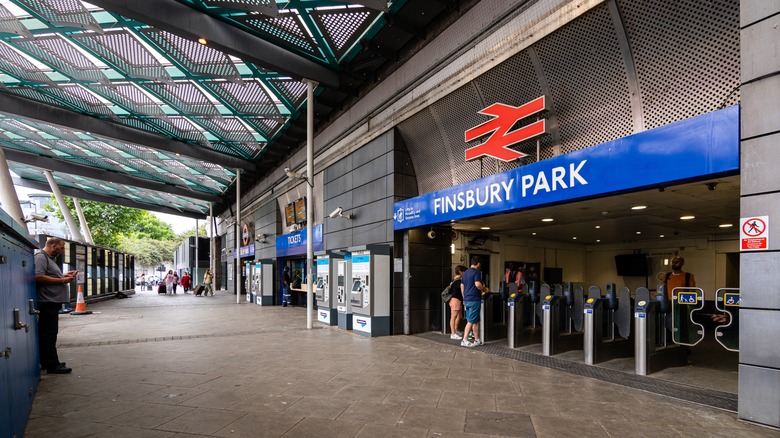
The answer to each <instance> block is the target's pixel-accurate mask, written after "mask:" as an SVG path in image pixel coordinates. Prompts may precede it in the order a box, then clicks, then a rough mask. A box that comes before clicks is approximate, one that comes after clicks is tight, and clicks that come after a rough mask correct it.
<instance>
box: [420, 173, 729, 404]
mask: <svg viewBox="0 0 780 438" xmlns="http://www.w3.org/2000/svg"><path fill="white" fill-rule="evenodd" d="M690 216H692V218H688V217H690ZM738 216H739V177H738V176H729V177H723V178H717V179H708V180H702V181H695V182H688V183H685V184H678V185H674V186H666V187H653V188H649V189H646V190H643V191H639V192H635V193H627V194H621V195H617V196H611V197H605V198H599V199H592V200H587V201H581V202H573V203H567V204H561V205H556V206H551V207H544V208H539V209H533V210H526V211H516V212H512V213H507V214H497V215H492V216H486V217H480V218H473V219H465V220H459V221H455V222H453V223H451V227H452V229H453V230H454V231H455V232H454V233H453V236H456V237H455V239H454V240H453V247H452V253H453V266H455V265H457V264H464V265H467V264H468V263H467V262H468V260H469V259H470V257H471V255H473V254H479V255H480V256H481V257H482V258H483V260H484V259H487V263H484V262H483V277H487V278H488V279H489V280H488V281H489V282H490V283H491V284H492V286H491V288H490V289H491V293H490V294H488V295H486V296H485V301H484V302H483V317H482V327H481V330H480V334H481V336H483V337H484V338H483V341H484V342H486V345H488V346H489V345H494V346H502V347H505V348H507V349H513V350H518V351H522V352H527V353H532V354H535V355H539V356H540V357H541V356H551V357H556V358H559V359H563V360H567V361H571V362H574V363H579V364H586V365H592V366H595V367H601V368H605V369H609V370H614V371H620V372H624V373H629V374H637V375H646V376H649V377H651V378H653V379H658V380H659V381H669V382H676V383H680V384H686V385H692V386H696V387H700V388H706V389H711V390H715V391H723V392H726V393H730V394H736V393H737V389H738V387H737V383H738V382H737V371H738V368H737V367H738V350H739V302H740V300H739V297H740V291H739V288H738V287H739V257H738V253H739V230H738V223H739V217H738ZM675 257H682V258H684V260H685V263H684V265H683V267H682V270H683V271H685V272H689V273H690V274H691V276H692V278H693V279H694V280H695V286H693V285H691V287H683V288H675V289H674V290H667V289H666V287H665V286H664V284H663V283H664V280H665V278H666V276H667V275H668V273H669V272H671V271H672V266H671V261H672V259H674V258H675ZM510 261H511V262H512V263H513V264H514V265H515V266H517V267H518V269H520V270H523V271H525V270H528V269H529V267H533V270H534V271H535V272H533V273H532V272H524V274H525V275H524V281H523V282H522V283H521V284H520V285H517V284H516V282H514V281H510V282H506V281H505V278H506V272H507V269H509V268H508V265H509V263H510ZM627 263H629V265H627ZM631 263H633V265H630V264H631ZM486 265H487V267H486ZM441 311H442V316H443V317H444V321H447V320H448V318H449V314H448V306H446V305H443V306H442V310H441ZM431 320H442V318H431ZM441 329H442V333H444V334H448V332H449V325H448V324H446V323H443V324H442V326H441ZM448 338H449V337H447V339H448ZM453 342H454V341H453Z"/></svg>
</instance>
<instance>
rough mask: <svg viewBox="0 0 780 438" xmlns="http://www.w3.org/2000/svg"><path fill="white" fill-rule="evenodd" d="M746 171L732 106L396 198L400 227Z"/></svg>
mask: <svg viewBox="0 0 780 438" xmlns="http://www.w3.org/2000/svg"><path fill="white" fill-rule="evenodd" d="M738 171H739V107H738V106H732V107H729V108H725V109H722V110H718V111H714V112H711V113H708V114H704V115H701V116H697V117H693V118H691V119H687V120H683V121H681V122H677V123H672V124H670V125H666V126H662V127H660V128H656V129H652V130H649V131H645V132H641V133H638V134H634V135H630V136H628V137H624V138H621V139H618V140H613V141H610V142H607V143H602V144H600V145H597V146H592V147H589V148H586V149H581V150H578V151H575V152H572V153H569V154H566V155H561V156H558V157H555V158H551V159H548V160H544V161H539V162H537V163H533V164H529V165H526V166H521V167H518V168H516V169H511V170H507V171H505V172H501V173H497V174H495V175H490V176H488V177H485V178H481V179H478V180H475V181H470V182H467V183H464V184H461V185H458V186H455V187H450V188H446V189H443V190H438V191H435V192H431V193H428V194H425V195H422V196H417V197H415V198H411V199H406V200H404V201H400V202H396V203H395V204H394V208H393V219H394V220H393V225H394V229H396V230H404V229H409V228H416V227H420V226H425V225H433V224H438V223H445V222H449V221H453V220H458V219H466V218H473V217H479V216H486V215H491V214H495V213H506V212H510V211H515V210H520V209H525V208H530V207H539V206H542V205H547V204H553V203H559V202H564V201H573V200H580V199H587V198H590V197H596V196H603V195H606V194H616V193H620V192H625V191H630V190H639V189H642V188H645V187H653V186H659V185H662V184H669V183H674V182H678V181H685V180H691V179H699V178H705V177H709V176H715V175H727V174H735V173H737V172H738Z"/></svg>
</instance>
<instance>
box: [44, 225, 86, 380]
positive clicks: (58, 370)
mask: <svg viewBox="0 0 780 438" xmlns="http://www.w3.org/2000/svg"><path fill="white" fill-rule="evenodd" d="M64 252H65V242H63V241H62V240H61V239H58V238H56V237H51V238H49V240H47V241H46V246H45V247H44V248H43V250H41V252H39V253H37V254H35V289H36V293H37V295H38V310H39V311H40V314H39V316H38V345H39V347H40V355H41V367H42V368H43V369H45V370H46V372H48V373H49V374H68V373H70V372H71V371H72V370H71V369H70V368H68V367H67V366H65V362H60V359H59V357H58V356H57V334H58V333H59V318H60V308H62V303H67V302H68V301H69V300H70V296H69V295H68V286H67V285H68V283H70V282H71V281H73V279H74V278H76V272H77V271H70V272H68V273H67V274H64V275H63V273H62V270H61V269H60V267H59V265H57V262H56V261H54V259H55V258H57V257H59V256H60V255H62V254H63V253H64Z"/></svg>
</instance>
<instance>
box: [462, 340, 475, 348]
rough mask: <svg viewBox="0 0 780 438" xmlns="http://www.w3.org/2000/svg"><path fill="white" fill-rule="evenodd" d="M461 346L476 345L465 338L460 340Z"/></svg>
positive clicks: (469, 346)
mask: <svg viewBox="0 0 780 438" xmlns="http://www.w3.org/2000/svg"><path fill="white" fill-rule="evenodd" d="M460 346H461V347H468V348H471V347H473V346H474V344H473V343H471V342H469V341H467V340H465V339H464V340H462V341H460Z"/></svg>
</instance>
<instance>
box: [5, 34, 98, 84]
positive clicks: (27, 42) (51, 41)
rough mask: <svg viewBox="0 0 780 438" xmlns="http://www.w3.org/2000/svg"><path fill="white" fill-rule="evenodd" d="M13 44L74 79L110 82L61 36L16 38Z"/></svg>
mask: <svg viewBox="0 0 780 438" xmlns="http://www.w3.org/2000/svg"><path fill="white" fill-rule="evenodd" d="M11 43H13V44H14V45H16V46H17V47H19V48H20V49H21V50H23V51H25V52H27V53H29V54H30V55H32V56H34V57H36V58H37V59H39V60H41V61H42V62H44V63H46V64H48V65H50V66H51V67H52V68H54V69H55V70H58V71H59V72H60V73H62V74H64V75H66V76H70V77H71V78H73V79H76V80H79V81H85V82H100V83H103V84H108V82H109V81H108V78H107V77H106V75H104V74H103V73H102V72H101V71H100V69H99V68H98V67H97V66H96V65H95V64H94V63H93V62H92V61H91V60H90V59H89V58H87V56H85V55H84V54H83V53H82V52H80V51H79V50H78V49H77V48H76V47H74V46H73V45H72V44H70V43H68V42H67V41H65V40H64V39H63V38H62V37H61V36H59V35H38V36H35V37H29V38H14V39H12V40H11Z"/></svg>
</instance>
